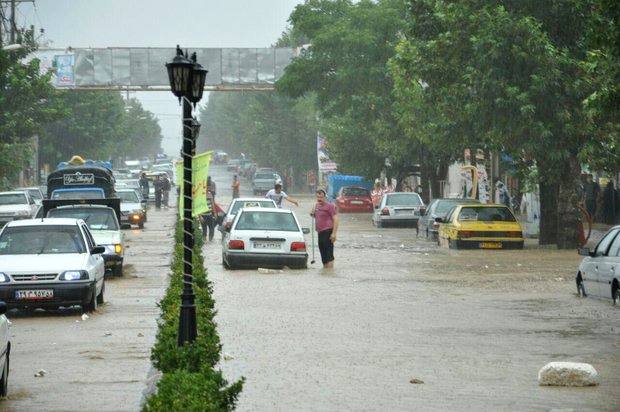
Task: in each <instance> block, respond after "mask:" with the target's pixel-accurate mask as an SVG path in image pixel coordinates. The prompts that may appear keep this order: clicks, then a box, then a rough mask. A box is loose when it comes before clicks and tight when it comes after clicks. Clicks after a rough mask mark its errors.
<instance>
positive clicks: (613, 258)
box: [598, 235, 620, 299]
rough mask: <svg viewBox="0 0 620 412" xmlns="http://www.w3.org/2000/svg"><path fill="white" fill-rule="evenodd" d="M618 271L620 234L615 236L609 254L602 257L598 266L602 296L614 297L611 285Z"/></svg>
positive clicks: (619, 270)
mask: <svg viewBox="0 0 620 412" xmlns="http://www.w3.org/2000/svg"><path fill="white" fill-rule="evenodd" d="M616 273H620V235H617V236H616V237H615V239H614V240H613V242H612V243H611V246H610V247H609V250H608V251H607V255H606V256H605V257H604V258H602V262H601V263H600V264H599V267H598V286H599V292H600V296H601V297H604V298H611V299H613V296H612V294H611V285H612V282H613V280H614V277H616Z"/></svg>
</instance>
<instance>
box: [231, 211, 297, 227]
mask: <svg viewBox="0 0 620 412" xmlns="http://www.w3.org/2000/svg"><path fill="white" fill-rule="evenodd" d="M235 230H277V231H283V232H298V231H299V226H297V222H296V221H295V218H294V217H293V214H292V213H274V212H247V211H246V212H242V213H241V216H239V220H237V225H236V226H235Z"/></svg>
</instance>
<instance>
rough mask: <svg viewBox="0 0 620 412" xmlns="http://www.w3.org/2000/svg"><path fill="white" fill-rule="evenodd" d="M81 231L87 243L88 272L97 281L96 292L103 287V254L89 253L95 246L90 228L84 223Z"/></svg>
mask: <svg viewBox="0 0 620 412" xmlns="http://www.w3.org/2000/svg"><path fill="white" fill-rule="evenodd" d="M82 231H83V232H84V237H85V238H86V244H87V245H88V263H87V266H88V268H87V270H88V272H89V273H93V274H94V276H95V281H96V282H97V293H99V291H100V290H101V288H102V287H103V277H104V275H105V263H104V261H103V255H101V254H96V255H93V254H91V253H90V252H91V250H92V249H93V248H94V247H95V246H97V243H96V242H95V239H94V238H93V235H92V234H91V233H90V230H89V229H88V227H87V226H86V225H83V226H82Z"/></svg>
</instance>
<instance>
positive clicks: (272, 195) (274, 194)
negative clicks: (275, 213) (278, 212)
mask: <svg viewBox="0 0 620 412" xmlns="http://www.w3.org/2000/svg"><path fill="white" fill-rule="evenodd" d="M265 197H266V198H267V199H271V200H273V201H274V202H276V206H278V207H279V208H280V209H282V201H283V200H284V199H286V201H287V202H291V203H293V204H294V205H295V206H299V202H298V201H297V200H295V199H293V198H292V197H290V196H289V195H287V194H286V193H284V192H283V191H282V185H281V184H280V183H276V185H275V186H274V187H273V189H271V190H270V191H268V192H267V194H266V195H265Z"/></svg>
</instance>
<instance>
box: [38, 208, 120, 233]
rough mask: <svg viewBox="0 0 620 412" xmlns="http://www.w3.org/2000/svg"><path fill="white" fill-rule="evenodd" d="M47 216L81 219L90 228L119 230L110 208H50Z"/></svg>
mask: <svg viewBox="0 0 620 412" xmlns="http://www.w3.org/2000/svg"><path fill="white" fill-rule="evenodd" d="M47 217H56V218H58V217H68V218H73V219H82V220H83V221H84V222H86V224H87V225H88V227H89V228H90V229H91V230H119V226H118V222H117V220H116V215H115V214H114V210H112V209H103V208H95V207H92V208H91V207H89V208H73V207H72V208H67V209H52V210H50V211H49V212H48V213H47Z"/></svg>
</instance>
